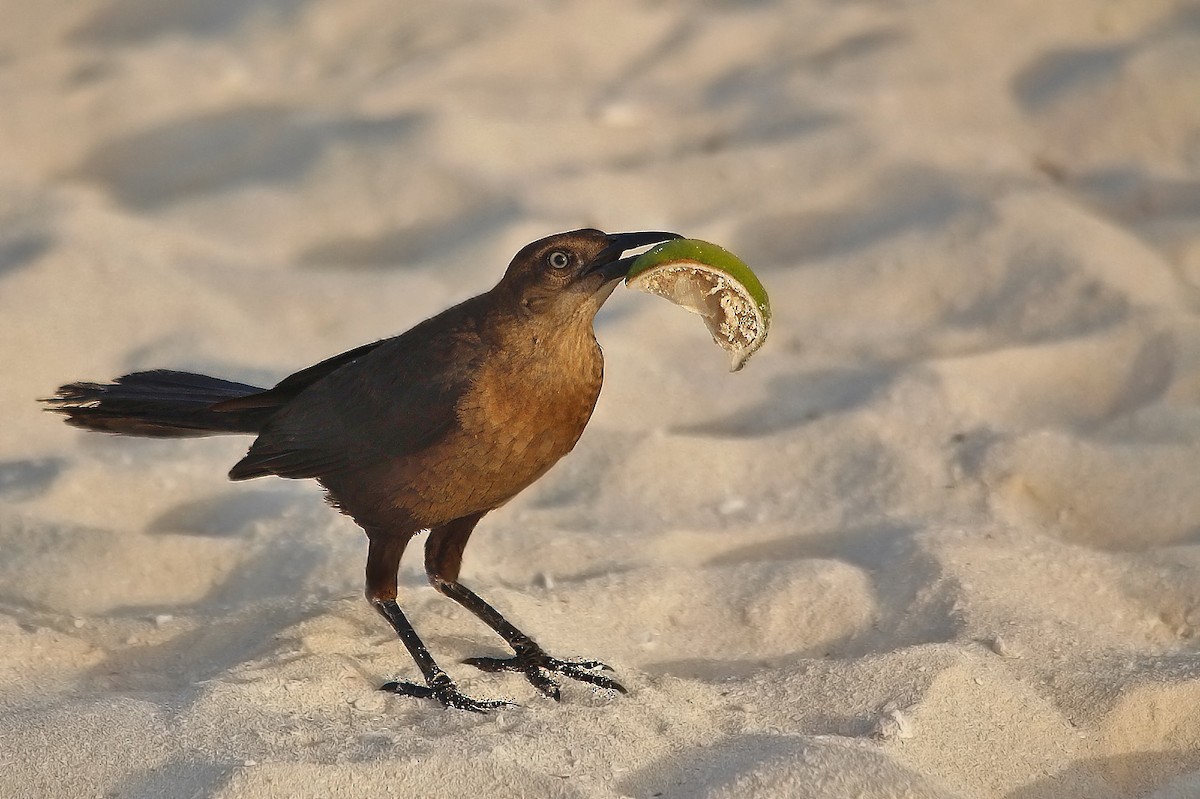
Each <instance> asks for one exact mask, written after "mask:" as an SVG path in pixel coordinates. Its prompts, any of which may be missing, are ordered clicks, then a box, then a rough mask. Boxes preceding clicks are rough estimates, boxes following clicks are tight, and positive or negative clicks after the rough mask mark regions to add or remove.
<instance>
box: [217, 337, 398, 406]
mask: <svg viewBox="0 0 1200 799" xmlns="http://www.w3.org/2000/svg"><path fill="white" fill-rule="evenodd" d="M385 342H386V339H384V340H382V341H372V342H371V343H370V344H363V345H362V346H361V347H355V348H354V349H352V350H347V351H346V352H343V353H340V354H338V355H334V356H333V357H332V358H326V359H325V360H323V361H321V362H320V363H317V364H313V365H312V366H309V367H308V368H306V369H301V370H300V371H299V372H296V373H294V374H290V375H288V376H287V377H285V378H283V380H280V381H279V382H278V383H276V384H275V385H274V386H273V387H272V388H268V389H264V390H259V391H256V392H255V393H253V394H247V395H245V396H241V397H235V398H234V399H230V400H225V401H224V402H218V403H216V404H215V405H213V406H212V407H211V408H210V410H214V411H240V410H245V409H248V408H282V407H283V406H284V405H286V404H288V403H289V402H290V401H292V400H293V399H295V398H296V396H297V395H299V394H300V393H301V392H302V391H304V389H306V388H308V387H309V386H311V385H312V384H313V383H316V382H317V381H318V380H320V379H321V378H323V377H326V376H327V375H330V374H332V373H333V372H336V371H337V370H338V369H341V368H342V367H343V366H346V365H347V364H351V363H354V362H355V361H356V360H358V359H359V358H361V357H363V356H364V355H366V354H367V353H369V352H371V351H372V350H374V349H375V348H376V347H379V346H380V345H381V344H384V343H385Z"/></svg>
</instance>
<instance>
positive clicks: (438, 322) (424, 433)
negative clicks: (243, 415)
mask: <svg viewBox="0 0 1200 799" xmlns="http://www.w3.org/2000/svg"><path fill="white" fill-rule="evenodd" d="M464 305H465V304H464ZM351 352H355V351H353V350H352V351H351ZM482 352H483V344H482V342H481V340H480V337H479V335H478V333H477V330H476V329H475V325H474V320H473V318H472V317H471V315H470V314H465V315H464V313H462V306H458V307H456V308H454V309H451V311H450V312H446V313H445V314H442V315H441V316H437V317H434V318H433V319H430V320H427V321H426V322H423V323H421V324H420V325H418V326H417V327H415V328H413V329H412V330H410V331H408V332H407V333H404V334H403V335H401V336H397V337H396V338H393V339H387V340H385V341H383V342H378V343H376V344H375V345H368V349H367V351H365V353H364V354H362V355H360V356H357V357H354V358H349V359H347V361H346V362H345V363H343V364H341V365H340V366H338V367H337V368H334V369H333V370H332V371H330V372H328V373H327V374H325V375H323V376H321V377H319V378H318V379H316V380H315V381H313V382H311V383H310V384H309V385H307V387H305V388H303V389H301V390H300V391H299V393H298V394H296V396H295V397H294V398H293V399H291V400H290V401H289V402H288V403H287V404H286V405H284V406H283V407H282V408H281V409H280V410H279V411H278V412H277V413H276V414H275V415H274V416H272V417H271V420H270V421H269V422H268V423H267V425H266V427H264V429H263V431H262V433H261V434H260V435H259V437H258V439H257V440H255V442H254V444H253V445H252V446H251V447H250V451H249V452H248V453H247V454H246V457H244V458H242V460H241V461H239V462H238V463H237V464H236V465H235V466H234V467H233V469H231V470H230V472H229V477H230V479H233V480H245V479H249V478H251V477H261V476H263V475H268V474H275V475H279V476H280V477H293V478H304V477H325V476H330V475H335V474H339V473H343V472H345V471H347V470H349V469H354V468H358V467H363V466H367V465H370V464H372V463H377V462H380V461H383V460H387V459H391V458H397V457H402V456H404V455H407V454H411V453H414V452H418V451H420V450H422V449H424V448H425V447H427V446H429V445H430V444H432V443H434V442H435V441H437V440H438V439H439V438H440V437H441V436H442V435H443V434H444V433H445V432H446V430H447V429H449V428H450V427H451V426H452V425H453V424H455V423H456V422H457V418H458V417H457V408H458V402H459V399H460V398H461V397H462V395H463V393H464V392H465V391H466V390H467V389H468V388H469V386H470V382H471V378H472V375H473V374H474V372H475V369H476V367H477V364H478V363H479V361H480V359H481V358H482ZM347 355H349V353H347ZM318 366H321V364H318ZM312 368H314V369H315V368H317V367H312ZM305 371H308V370H305ZM303 374H304V372H298V373H297V374H296V375H294V376H293V377H298V376H300V375H303ZM288 379H289V380H291V379H292V378H288ZM286 382H287V381H286V380H285V381H284V383H286ZM282 385H283V383H281V384H280V386H282ZM277 388H278V387H277ZM272 390H274V389H272Z"/></svg>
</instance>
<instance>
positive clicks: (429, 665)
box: [46, 229, 680, 711]
mask: <svg viewBox="0 0 1200 799" xmlns="http://www.w3.org/2000/svg"><path fill="white" fill-rule="evenodd" d="M675 238H680V237H679V236H678V235H677V234H674V233H620V234H615V235H608V234H605V233H603V232H601V231H599V230H589V229H585V230H576V231H572V232H570V233H561V234H558V235H555V236H550V237H548V238H544V239H541V240H540V241H535V242H533V243H532V244H529V245H527V246H526V247H525V248H524V249H522V250H521V251H520V252H519V253H517V255H516V257H515V258H513V260H512V263H511V264H509V267H508V270H507V271H506V272H505V274H504V277H503V278H502V279H501V280H500V282H499V283H498V284H497V285H496V286H495V288H493V289H492V290H490V291H488V292H486V293H484V294H480V295H479V296H477V297H472V298H471V299H469V300H467V301H465V302H463V303H461V304H459V305H456V306H454V307H453V308H450V309H449V310H446V311H443V312H442V313H440V314H438V315H437V316H434V317H432V318H431V319H427V320H425V321H424V322H421V323H420V324H418V325H417V326H416V327H414V328H412V329H411V330H409V331H407V332H406V333H403V334H401V335H399V336H396V337H394V338H389V339H385V340H382V341H377V342H374V343H372V344H366V345H363V346H361V347H357V348H355V349H352V350H350V351H348V352H344V353H342V354H341V355H335V356H334V357H332V358H329V359H327V360H324V361H321V362H320V363H318V364H316V365H315V366H310V367H308V368H307V369H302V370H301V371H299V372H296V373H295V374H293V375H291V376H289V377H286V378H284V379H283V380H282V381H280V382H279V383H278V384H276V385H275V387H274V388H270V389H263V388H259V387H256V386H251V385H247V384H245V383H236V382H232V381H229V380H222V379H220V378H215V377H208V376H206V375H199V374H192V373H188V372H176V371H168V370H155V371H148V372H135V373H133V374H128V375H125V376H124V377H119V378H117V379H116V380H115V381H114V382H113V383H110V384H97V383H70V384H68V385H65V386H62V387H61V388H59V389H58V392H57V394H56V396H54V397H53V398H50V399H48V400H46V402H48V403H50V405H51V406H52V407H51V408H50V410H54V411H58V412H61V413H64V414H66V415H67V419H66V421H67V423H68V424H71V425H74V426H76V427H82V428H86V429H89V430H101V431H104V432H108V433H117V434H121V435H131V436H159V437H167V438H180V437H186V436H204V435H214V434H221V433H249V434H253V435H257V436H258V437H257V438H256V439H255V441H254V443H253V444H252V445H251V446H250V450H249V452H248V453H247V454H246V456H245V457H244V458H242V460H241V461H239V462H238V463H237V464H236V465H235V466H234V467H233V468H232V469H231V470H230V472H229V477H230V479H232V480H246V479H249V478H252V477H262V476H265V475H272V474H273V475H278V476H280V477H291V478H306V477H311V478H315V479H316V480H317V482H319V483H320V484H321V485H322V486H324V488H325V490H326V495H327V499H328V501H329V502H330V504H332V505H333V506H334V507H335V508H337V509H339V510H340V511H342V512H343V513H345V514H347V515H349V516H350V517H351V518H353V519H354V521H355V522H357V523H358V525H359V526H360V527H362V528H363V530H364V531H365V532H366V534H367V538H368V542H369V544H368V553H367V569H366V595H367V600H368V601H370V603H371V605H372V606H373V607H374V608H375V609H376V610H377V611H378V612H379V614H380V615H382V616H383V617H384V618H385V619H387V621H388V623H389V624H391V626H392V628H393V629H394V630H395V631H396V634H397V635H399V637H400V640H401V641H402V642H403V643H404V645H405V647H407V649H408V651H409V654H411V655H412V658H413V660H414V661H415V662H416V664H417V667H418V668H419V669H420V670H421V674H422V675H423V676H424V679H425V684H424V685H418V684H415V683H409V682H389V683H387V684H385V685H383V686H382V687H381V690H386V691H391V692H394V693H397V694H405V695H408V696H417V697H432V698H434V699H436V700H438V701H439V702H441V703H442V704H443V705H446V706H448V707H455V708H460V709H462V710H473V711H486V710H488V709H491V708H495V707H498V706H500V705H504V704H507V703H506V702H502V701H484V700H476V699H472V698H471V697H468V696H465V695H463V694H462V693H460V692H459V690H458V688H457V686H456V685H455V683H454V681H453V680H452V679H451V678H450V677H449V675H447V674H446V672H445V671H443V670H442V668H441V667H440V666H438V664H437V662H436V661H435V660H434V659H433V657H432V656H431V655H430V654H429V650H428V649H426V647H425V645H424V643H422V641H421V639H420V638H419V637H418V636H417V633H416V631H415V630H414V629H413V627H412V625H411V624H410V623H409V621H408V618H407V617H406V616H405V615H404V612H403V611H402V610H401V609H400V606H399V605H398V604H397V602H396V582H397V571H398V569H399V566H400V558H401V556H402V555H403V554H404V548H405V546H406V545H407V544H408V542H409V539H411V538H412V537H413V536H414V535H416V534H417V533H419V532H422V531H425V530H428V531H429V539H428V541H427V542H426V544H425V571H426V573H427V574H428V576H429V581H430V583H432V584H433V587H434V588H436V589H437V590H438V591H440V592H442V593H443V594H445V595H446V596H448V597H450V598H451V599H453V600H454V601H455V602H458V603H459V604H460V605H462V606H463V607H465V608H467V609H468V610H470V611H471V612H472V613H474V614H475V615H476V616H478V617H479V618H480V619H481V620H483V622H484V623H485V624H487V625H488V626H489V627H491V628H492V629H493V630H495V631H496V633H497V634H499V635H500V637H501V638H503V639H504V640H505V641H506V642H507V643H508V645H509V646H510V647H512V649H513V652H514V655H513V657H509V658H490V657H479V658H471V659H469V660H466V661H464V662H465V663H468V664H471V665H474V666H476V667H479V668H481V669H484V670H486V671H502V670H508V671H519V672H521V673H523V674H524V675H525V676H526V678H527V679H528V680H529V681H530V682H531V683H532V684H533V686H534V687H535V688H537V689H538V690H539V691H540V692H542V693H543V694H545V695H547V696H550V697H552V698H554V699H558V698H559V686H558V683H557V682H556V681H555V680H554V679H553V678H552V677H551V676H550V675H551V674H559V675H562V676H564V677H569V678H572V679H575V680H580V681H582V682H585V683H590V684H591V685H595V686H599V687H601V688H608V689H612V690H615V691H620V692H622V693H624V691H625V689H624V688H622V687H621V685H620V684H619V683H617V682H616V681H615V680H613V679H611V678H609V677H606V676H604V675H603V674H600V673H598V672H599V671H601V670H610V671H611V669H608V667H607V666H605V665H604V664H603V663H600V662H597V661H590V660H560V659H558V658H554V657H551V656H550V655H548V654H547V653H546V652H545V650H543V649H542V648H541V647H540V646H539V645H538V644H537V643H536V642H535V641H534V640H533V639H532V638H530V637H529V636H528V635H525V634H524V633H523V632H521V631H520V630H518V629H517V628H516V627H514V626H513V625H512V624H510V623H509V622H508V620H507V619H505V618H504V616H502V615H501V614H500V612H499V611H498V610H496V609H495V608H493V607H492V606H491V605H489V604H488V603H487V602H485V601H484V600H483V599H481V598H480V597H479V596H478V595H477V594H475V593H474V592H473V591H471V590H470V589H469V588H467V587H466V586H464V585H463V584H462V583H460V582H459V581H458V575H459V569H460V566H461V564H462V555H463V548H464V547H465V546H466V544H467V539H468V538H469V537H470V535H471V532H472V531H473V530H474V529H475V525H477V524H478V523H479V520H480V519H482V518H483V516H484V515H485V514H486V513H487V512H488V511H490V510H494V509H495V508H498V507H500V506H501V505H503V504H504V503H505V502H507V501H508V500H510V499H512V498H513V497H514V496H516V495H517V494H518V493H519V492H520V491H521V490H522V489H524V488H525V487H526V486H528V485H529V484H531V483H532V482H533V481H535V480H537V479H538V478H539V477H541V476H542V475H543V474H544V473H545V472H546V471H547V470H548V469H549V468H550V467H551V466H553V465H554V464H555V462H557V461H558V459H559V458H561V457H562V456H563V455H566V454H567V453H568V452H570V451H571V449H572V448H573V447H574V446H575V442H576V441H578V440H579V436H580V435H581V434H582V433H583V429H584V427H585V426H586V425H587V423H588V420H589V419H590V418H591V415H592V409H593V408H594V407H595V405H596V399H597V397H598V396H599V394H600V386H601V383H602V381H603V376H604V360H603V356H602V355H601V352H600V345H599V344H598V343H597V341H596V336H595V332H594V330H593V328H592V321H593V319H594V317H595V315H596V312H597V311H598V310H599V309H600V306H601V305H602V304H603V303H604V301H605V300H606V299H608V297H609V295H610V294H612V291H613V289H614V288H615V287H616V285H617V282H618V281H619V280H620V279H621V278H623V277H625V275H626V274H627V273H628V271H629V266H630V264H631V263H632V261H633V259H634V256H629V257H622V256H623V255H624V253H625V252H626V251H628V250H633V249H636V248H638V247H643V246H646V245H648V244H655V243H658V242H661V241H666V240H668V239H675Z"/></svg>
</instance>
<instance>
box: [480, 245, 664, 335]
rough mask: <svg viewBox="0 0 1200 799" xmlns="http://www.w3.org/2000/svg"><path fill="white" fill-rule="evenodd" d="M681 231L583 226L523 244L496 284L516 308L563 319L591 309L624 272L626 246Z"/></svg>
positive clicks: (590, 312) (593, 310)
mask: <svg viewBox="0 0 1200 799" xmlns="http://www.w3.org/2000/svg"><path fill="white" fill-rule="evenodd" d="M678 238H682V236H680V235H678V234H676V233H661V232H654V233H604V232H603V231H599V230H593V229H590V228H584V229H582V230H572V231H571V232H569V233H558V234H556V235H553V236H547V237H546V238H544V239H539V240H538V241H535V242H533V243H532V244H528V245H526V246H525V247H524V248H522V249H521V251H520V252H518V253H517V254H516V257H514V258H513V260H512V263H511V264H509V266H508V271H507V272H505V273H504V277H503V278H502V279H501V280H500V283H499V285H498V286H496V289H497V290H499V291H503V292H504V293H505V294H507V295H509V296H510V297H512V299H513V300H514V301H515V302H516V303H517V305H518V307H519V308H520V309H521V311H522V312H527V313H537V314H551V315H554V316H561V318H563V319H568V318H571V317H574V316H575V315H576V314H580V313H583V314H585V315H586V318H587V320H588V321H589V322H590V321H591V319H592V317H593V316H595V314H596V311H598V310H599V309H600V306H601V305H603V304H604V301H605V300H606V299H608V297H609V295H610V294H612V292H613V289H614V288H616V285H617V282H618V281H620V280H621V279H622V278H624V277H625V276H626V275H627V274H628V273H629V267H630V265H631V264H632V263H633V261H634V258H636V256H629V257H622V256H624V255H625V253H626V252H627V251H629V250H634V249H637V248H638V247H645V246H646V245H648V244H658V243H659V242H662V241H668V240H669V239H678Z"/></svg>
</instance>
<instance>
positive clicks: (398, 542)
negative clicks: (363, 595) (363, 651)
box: [367, 536, 511, 713]
mask: <svg viewBox="0 0 1200 799" xmlns="http://www.w3.org/2000/svg"><path fill="white" fill-rule="evenodd" d="M407 543H408V537H407V536H405V537H391V538H387V537H382V536H380V537H372V538H371V544H370V549H369V551H368V554H367V600H368V601H369V602H370V603H371V606H372V607H374V608H375V610H376V611H378V612H379V615H380V616H383V618H385V619H387V622H388V624H390V625H392V629H393V630H395V631H396V635H398V636H400V640H401V641H402V642H403V643H404V646H405V648H406V649H408V653H409V654H410V655H412V659H413V661H414V662H415V663H416V664H417V668H419V669H420V670H421V674H422V675H424V677H425V684H424V685H417V684H416V683H410V682H388V683H384V684H383V685H381V686H380V687H379V690H381V691H390V692H392V693H395V694H403V695H405V696H417V697H423V698H424V697H428V698H432V699H436V700H437V701H439V702H441V703H442V704H443V705H445V706H446V707H453V708H458V709H459V710H471V711H474V712H476V713H484V712H487V711H488V710H492V709H494V708H497V707H502V706H504V705H508V704H511V703H510V702H502V701H496V700H490V701H481V700H478V699H472V698H471V697H469V696H464V695H463V694H461V693H459V691H458V686H456V685H455V684H454V681H453V680H451V679H450V675H448V674H446V672H444V671H442V669H441V667H440V666H438V664H437V661H435V660H434V659H433V656H432V655H430V654H429V650H428V649H427V648H426V647H425V643H424V642H423V641H422V640H421V638H420V636H418V635H417V631H416V630H414V629H413V626H412V624H411V623H410V622H409V621H408V618H407V617H406V616H405V615H404V611H402V610H400V606H399V605H398V604H396V572H397V570H398V569H399V568H400V556H401V555H403V554H404V547H405V545H406V544H407Z"/></svg>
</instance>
